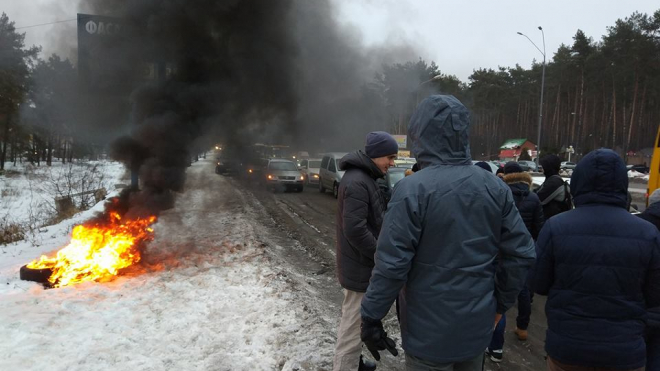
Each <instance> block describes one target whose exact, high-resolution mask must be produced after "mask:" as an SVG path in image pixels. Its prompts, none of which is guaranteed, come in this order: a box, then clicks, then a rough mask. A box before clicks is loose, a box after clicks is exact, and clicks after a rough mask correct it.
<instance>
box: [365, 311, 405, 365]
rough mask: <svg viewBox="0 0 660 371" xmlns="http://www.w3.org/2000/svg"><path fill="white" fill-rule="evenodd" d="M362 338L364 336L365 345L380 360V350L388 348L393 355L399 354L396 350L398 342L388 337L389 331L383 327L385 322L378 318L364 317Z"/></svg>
mask: <svg viewBox="0 0 660 371" xmlns="http://www.w3.org/2000/svg"><path fill="white" fill-rule="evenodd" d="M360 338H362V341H363V342H364V345H366V346H367V349H369V351H370V352H371V355H372V356H374V358H375V359H376V361H380V354H379V353H378V351H379V350H386V349H387V350H388V351H389V352H390V353H392V355H393V356H398V355H399V352H398V351H397V350H396V343H394V340H392V339H390V338H388V337H387V332H385V330H384V329H383V323H382V322H381V321H380V320H378V319H371V318H369V317H362V325H361V326H360Z"/></svg>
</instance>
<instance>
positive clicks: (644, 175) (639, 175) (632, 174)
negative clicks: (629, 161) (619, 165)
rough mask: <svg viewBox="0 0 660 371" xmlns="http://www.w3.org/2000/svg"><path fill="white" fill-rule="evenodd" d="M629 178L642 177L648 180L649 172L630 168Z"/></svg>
mask: <svg viewBox="0 0 660 371" xmlns="http://www.w3.org/2000/svg"><path fill="white" fill-rule="evenodd" d="M628 178H632V179H641V180H645V181H647V182H648V181H649V174H644V173H640V172H639V171H635V170H628Z"/></svg>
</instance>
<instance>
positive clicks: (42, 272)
mask: <svg viewBox="0 0 660 371" xmlns="http://www.w3.org/2000/svg"><path fill="white" fill-rule="evenodd" d="M52 274H53V270H52V269H50V268H45V269H31V268H28V267H27V265H24V266H22V267H21V270H20V274H19V276H20V278H21V279H22V280H23V281H32V282H38V283H42V284H44V285H50V282H48V277H50V276H51V275H52Z"/></svg>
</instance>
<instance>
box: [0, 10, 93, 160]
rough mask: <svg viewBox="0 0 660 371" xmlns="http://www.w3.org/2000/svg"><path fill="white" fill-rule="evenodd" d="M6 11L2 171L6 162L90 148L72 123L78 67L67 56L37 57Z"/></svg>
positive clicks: (1, 45) (2, 22)
mask: <svg viewBox="0 0 660 371" xmlns="http://www.w3.org/2000/svg"><path fill="white" fill-rule="evenodd" d="M39 52H40V48H39V47H35V46H32V47H26V46H25V34H21V33H19V32H17V31H16V29H15V26H14V23H13V22H11V21H10V20H9V18H8V17H7V15H6V14H4V13H3V14H2V16H0V170H3V169H4V166H5V162H14V163H16V162H17V161H22V160H27V161H30V162H32V163H35V164H40V163H41V162H45V163H46V164H47V165H51V163H52V161H53V158H59V159H61V160H62V161H63V162H67V161H68V162H71V161H72V160H73V159H74V158H80V157H82V156H86V155H89V154H90V153H91V152H92V151H93V149H94V147H92V146H90V145H89V143H86V142H85V141H84V140H82V139H81V138H82V137H84V136H83V135H81V133H79V132H77V131H76V128H75V127H73V126H72V123H74V122H76V121H77V120H78V119H79V117H77V116H76V113H79V112H80V110H79V109H74V107H76V108H79V106H80V102H81V98H82V96H81V92H80V91H79V89H78V83H77V81H78V78H77V75H78V73H77V71H76V69H75V68H74V66H73V65H72V64H71V62H69V61H68V60H62V59H61V58H60V57H58V56H57V55H53V56H51V57H50V58H48V59H47V60H42V59H40V58H39V56H38V55H39Z"/></svg>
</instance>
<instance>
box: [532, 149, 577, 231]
mask: <svg viewBox="0 0 660 371" xmlns="http://www.w3.org/2000/svg"><path fill="white" fill-rule="evenodd" d="M540 162H541V166H543V175H544V176H545V181H544V182H543V184H541V187H540V188H539V189H538V190H537V191H536V194H537V195H538V196H539V199H540V200H541V205H543V216H544V217H545V220H548V219H550V218H552V217H553V216H555V215H557V214H559V213H562V212H564V211H568V210H570V209H571V207H572V206H571V198H570V195H569V194H568V185H566V182H565V181H564V179H563V178H562V177H561V176H559V170H560V168H561V159H560V158H559V157H557V156H556V155H547V156H544V157H543V158H542V159H541V161H540Z"/></svg>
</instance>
